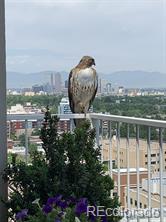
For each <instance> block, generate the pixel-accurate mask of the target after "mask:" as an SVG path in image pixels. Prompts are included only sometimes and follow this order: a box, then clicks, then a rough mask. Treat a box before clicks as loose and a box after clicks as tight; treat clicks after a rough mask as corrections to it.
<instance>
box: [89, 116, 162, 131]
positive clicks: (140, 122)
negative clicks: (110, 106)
mask: <svg viewBox="0 0 166 222" xmlns="http://www.w3.org/2000/svg"><path fill="white" fill-rule="evenodd" d="M90 117H91V118H92V119H100V120H109V121H115V122H123V123H129V124H137V125H144V126H152V127H159V128H166V121H164V120H155V119H146V118H136V117H131V116H117V115H107V114H100V113H92V114H90Z"/></svg>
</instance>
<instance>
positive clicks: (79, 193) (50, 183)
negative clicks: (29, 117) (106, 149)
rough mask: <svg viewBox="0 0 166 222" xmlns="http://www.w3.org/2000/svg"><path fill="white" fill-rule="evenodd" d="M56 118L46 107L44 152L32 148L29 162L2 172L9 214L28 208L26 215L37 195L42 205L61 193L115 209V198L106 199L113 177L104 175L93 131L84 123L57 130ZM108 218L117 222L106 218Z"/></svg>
mask: <svg viewBox="0 0 166 222" xmlns="http://www.w3.org/2000/svg"><path fill="white" fill-rule="evenodd" d="M57 124H58V118H57V117H56V116H51V113H50V111H49V110H48V109H47V111H46V113H45V118H44V121H43V126H42V129H41V136H40V137H41V139H42V141H43V149H44V150H45V154H42V153H39V152H37V151H36V150H34V151H33V152H31V153H30V155H31V164H29V165H26V164H25V163H24V162H21V161H20V162H17V161H16V158H13V160H12V163H11V164H9V165H8V166H7V168H6V169H5V171H4V175H3V178H4V179H5V180H7V181H8V183H9V187H10V190H11V191H12V192H10V193H9V197H10V198H9V201H8V202H7V203H6V205H7V207H8V208H9V209H10V211H9V217H13V216H14V215H15V214H16V213H17V212H19V211H20V210H21V209H28V210H29V211H28V212H29V214H30V215H35V214H36V212H38V209H37V206H35V207H34V205H33V204H32V202H33V201H34V200H35V199H37V198H39V199H40V204H41V205H42V204H43V203H45V202H46V201H47V199H48V198H49V197H52V196H54V195H55V194H58V193H60V194H62V195H63V196H64V197H69V196H75V197H76V198H77V199H79V198H82V197H86V198H87V199H88V201H89V203H90V204H94V203H95V205H103V206H105V207H109V208H117V207H118V206H119V202H118V199H117V197H114V198H110V191H111V190H112V189H113V186H114V184H113V180H112V179H111V178H110V176H108V175H105V173H104V170H103V169H104V168H103V165H102V163H101V162H100V160H99V159H100V158H99V157H100V149H99V148H97V149H96V148H95V130H94V129H91V128H90V124H89V122H85V123H84V124H83V125H82V127H81V128H76V129H75V130H74V132H67V133H63V134H61V135H60V134H59V133H58V127H57ZM110 221H112V222H113V221H118V218H117V217H110Z"/></svg>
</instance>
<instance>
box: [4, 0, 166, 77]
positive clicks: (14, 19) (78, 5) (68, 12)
mask: <svg viewBox="0 0 166 222" xmlns="http://www.w3.org/2000/svg"><path fill="white" fill-rule="evenodd" d="M164 12H165V6H164V0H159V1H155V0H150V1H146V0H141V1H138V0H134V1H129V0H125V1H121V0H118V1H113V0H111V1H102V2H101V1H100V2H99V1H97V0H96V1H95V0H94V1H92V2H88V1H86V0H84V1H82V0H81V1H50V0H42V1H37V0H34V1H32V0H29V1H24V3H21V1H19V0H14V1H11V0H7V1H6V40H7V70H11V71H17V72H27V73H29V72H36V71H41V70H48V69H51V70H67V71H70V69H71V68H72V67H74V66H75V65H76V64H77V63H78V62H79V60H80V58H81V57H82V56H83V55H86V54H89V55H92V56H94V57H95V60H96V64H97V67H96V68H97V70H98V71H99V72H105V73H109V72H114V71H119V70H146V71H160V72H163V73H166V68H165V61H164V59H165V49H164V46H165V45H166V44H165V24H166V19H165V16H164ZM165 14H166V13H165ZM13 39H14V40H15V41H13Z"/></svg>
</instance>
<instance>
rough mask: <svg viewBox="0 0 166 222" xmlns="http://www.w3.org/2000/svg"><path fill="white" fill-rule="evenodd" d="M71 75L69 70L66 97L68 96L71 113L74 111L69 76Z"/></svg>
mask: <svg viewBox="0 0 166 222" xmlns="http://www.w3.org/2000/svg"><path fill="white" fill-rule="evenodd" d="M72 75H73V70H71V72H70V74H69V79H68V97H69V105H70V109H71V111H72V113H74V101H73V90H72V86H71V77H72Z"/></svg>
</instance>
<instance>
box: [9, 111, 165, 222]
mask: <svg viewBox="0 0 166 222" xmlns="http://www.w3.org/2000/svg"><path fill="white" fill-rule="evenodd" d="M57 116H58V117H59V118H60V119H61V120H62V119H69V120H73V119H82V118H85V115H84V114H62V115H57ZM43 117H44V115H43V114H33V115H32V114H29V115H28V114H25V115H24V114H21V115H15V114H8V115H7V120H8V121H11V120H16V121H25V123H26V124H25V132H26V149H25V150H26V151H25V156H26V158H27V155H28V135H27V122H28V121H32V120H42V119H43ZM86 118H88V119H90V121H91V123H92V124H93V126H94V127H95V128H96V143H97V145H99V146H101V161H103V160H104V159H103V152H104V151H103V146H102V139H103V123H104V122H107V138H108V141H109V150H108V151H109V158H108V163H109V164H108V166H109V174H110V176H111V177H112V176H113V168H114V167H113V156H112V153H113V152H112V150H113V144H112V140H113V134H115V135H114V136H115V137H116V152H117V158H116V162H117V166H116V168H117V195H118V196H119V198H120V197H121V196H122V195H121V179H122V178H121V164H120V152H121V146H120V143H121V135H120V132H121V124H126V134H125V135H126V138H125V140H126V162H127V165H126V177H127V180H126V181H127V182H126V190H127V194H126V199H127V200H126V206H127V209H131V198H130V196H131V192H132V188H131V170H130V158H133V157H131V156H130V139H131V138H130V126H133V125H134V126H135V141H136V146H135V154H136V160H135V161H136V169H135V172H136V173H135V174H136V201H137V209H139V208H140V204H141V200H140V194H141V184H140V127H141V126H145V127H146V128H147V135H146V141H147V142H146V145H147V179H148V191H147V206H146V207H147V208H148V209H151V208H152V207H153V206H152V200H151V195H152V192H151V174H152V172H151V142H152V141H151V129H152V128H155V129H156V130H157V131H156V132H158V146H159V154H160V158H159V177H160V179H159V181H160V186H159V187H160V189H159V191H160V192H159V194H158V198H159V210H160V215H159V218H158V219H153V218H151V217H148V218H146V220H145V218H144V221H151V222H152V221H157V220H158V221H160V222H164V221H166V215H164V210H163V209H164V204H165V208H166V201H164V199H165V200H166V197H164V190H163V189H166V186H165V188H163V177H164V171H165V169H166V168H164V161H166V159H164V155H165V158H166V152H165V153H164V151H163V132H164V130H165V129H166V121H162V120H153V119H143V118H135V117H127V116H116V115H105V114H98V113H89V114H87V115H86ZM70 122H71V124H70V130H73V124H72V121H70ZM123 139H124V138H123ZM26 160H27V159H26ZM165 165H166V164H165ZM131 220H132V219H131V218H129V217H128V218H127V221H131ZM141 220H142V219H141V218H140V217H137V218H135V221H141Z"/></svg>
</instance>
